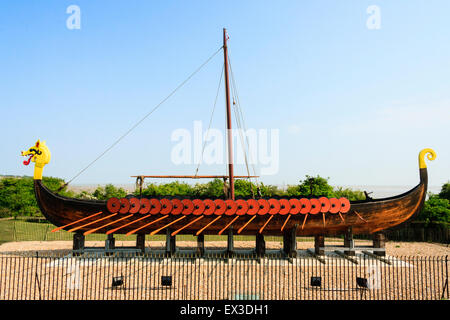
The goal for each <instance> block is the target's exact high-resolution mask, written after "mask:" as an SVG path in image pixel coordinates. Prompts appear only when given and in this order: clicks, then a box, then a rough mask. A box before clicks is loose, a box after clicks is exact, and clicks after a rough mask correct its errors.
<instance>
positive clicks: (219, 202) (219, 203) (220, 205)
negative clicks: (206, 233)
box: [214, 199, 227, 216]
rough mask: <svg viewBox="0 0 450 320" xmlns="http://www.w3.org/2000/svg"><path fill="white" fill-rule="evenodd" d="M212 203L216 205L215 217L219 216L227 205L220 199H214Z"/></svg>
mask: <svg viewBox="0 0 450 320" xmlns="http://www.w3.org/2000/svg"><path fill="white" fill-rule="evenodd" d="M214 203H215V204H216V210H215V211H214V214H215V215H216V216H221V215H223V213H224V212H225V210H227V205H226V204H225V201H223V200H222V199H216V200H214Z"/></svg>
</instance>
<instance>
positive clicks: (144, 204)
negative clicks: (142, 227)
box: [139, 198, 152, 214]
mask: <svg viewBox="0 0 450 320" xmlns="http://www.w3.org/2000/svg"><path fill="white" fill-rule="evenodd" d="M151 207H152V205H151V203H150V200H149V199H147V198H141V208H140V209H139V213H141V214H147V213H149V212H150V208H151Z"/></svg>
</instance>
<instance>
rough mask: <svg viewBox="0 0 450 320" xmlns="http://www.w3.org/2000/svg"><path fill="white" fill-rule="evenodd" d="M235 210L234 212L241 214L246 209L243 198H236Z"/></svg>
mask: <svg viewBox="0 0 450 320" xmlns="http://www.w3.org/2000/svg"><path fill="white" fill-rule="evenodd" d="M236 205H237V210H236V214H237V215H238V216H243V215H244V214H245V213H246V212H247V210H248V203H247V201H245V200H242V199H238V200H236Z"/></svg>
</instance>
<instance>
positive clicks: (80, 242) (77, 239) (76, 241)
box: [73, 232, 85, 250]
mask: <svg viewBox="0 0 450 320" xmlns="http://www.w3.org/2000/svg"><path fill="white" fill-rule="evenodd" d="M84 241H85V237H84V234H83V233H81V232H76V233H75V234H74V235H73V250H84Z"/></svg>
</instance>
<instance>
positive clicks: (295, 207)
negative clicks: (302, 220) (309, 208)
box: [289, 199, 302, 214]
mask: <svg viewBox="0 0 450 320" xmlns="http://www.w3.org/2000/svg"><path fill="white" fill-rule="evenodd" d="M289 204H290V205H291V210H289V213H290V214H297V213H299V212H300V209H301V208H302V205H301V204H300V201H299V200H298V199H289Z"/></svg>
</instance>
